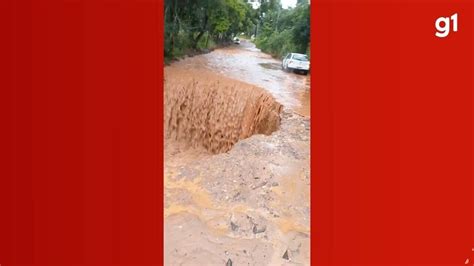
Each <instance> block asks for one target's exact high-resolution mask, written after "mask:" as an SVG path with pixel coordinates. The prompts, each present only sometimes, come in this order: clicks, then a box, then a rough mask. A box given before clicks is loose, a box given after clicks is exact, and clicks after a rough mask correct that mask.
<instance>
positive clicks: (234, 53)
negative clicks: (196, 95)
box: [173, 40, 310, 116]
mask: <svg viewBox="0 0 474 266" xmlns="http://www.w3.org/2000/svg"><path fill="white" fill-rule="evenodd" d="M173 66H174V67H178V68H181V69H207V70H210V71H213V72H216V73H220V74H222V75H225V76H226V77H231V78H235V79H237V80H240V81H244V82H247V83H249V84H253V85H256V86H258V87H261V88H264V89H265V90H267V91H269V92H270V93H271V94H272V95H273V96H274V97H275V99H276V100H277V101H278V102H280V103H281V104H283V105H284V106H285V108H288V109H290V110H293V111H294V112H296V113H298V114H301V115H304V116H309V115H310V86H309V85H310V78H309V77H310V76H309V74H308V75H307V76H305V75H298V74H294V73H285V72H283V71H282V70H281V60H277V59H274V58H272V57H271V56H270V55H268V54H265V53H262V52H260V50H259V49H257V48H256V47H255V45H254V44H253V43H251V42H248V41H246V40H242V43H241V44H240V45H232V46H230V47H226V48H223V49H217V50H215V51H213V52H212V53H209V54H205V55H200V56H195V57H192V58H187V59H186V60H182V61H179V62H176V63H173Z"/></svg>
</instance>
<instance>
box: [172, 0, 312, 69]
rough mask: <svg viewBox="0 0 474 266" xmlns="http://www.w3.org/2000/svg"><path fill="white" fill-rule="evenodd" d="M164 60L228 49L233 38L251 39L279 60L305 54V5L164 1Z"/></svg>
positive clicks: (263, 0)
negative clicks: (257, 5)
mask: <svg viewBox="0 0 474 266" xmlns="http://www.w3.org/2000/svg"><path fill="white" fill-rule="evenodd" d="M164 11H165V51H164V52H165V60H166V61H169V60H171V59H175V58H179V57H182V56H184V55H189V54H194V53H200V52H203V51H208V50H212V49H214V48H215V47H218V46H223V45H227V44H229V43H230V42H231V41H232V38H233V37H235V36H241V35H242V36H243V37H244V36H245V37H246V38H250V37H251V36H254V37H255V39H254V40H255V43H256V45H257V47H258V48H260V49H261V50H262V51H263V52H266V53H269V54H271V55H273V56H275V57H281V56H282V55H284V54H285V53H288V52H297V53H307V52H309V49H308V47H309V32H310V31H309V4H308V0H298V4H297V6H296V7H295V8H290V9H283V8H282V7H281V3H280V0H260V7H259V8H257V9H253V8H252V6H251V5H250V4H249V3H247V1H246V0H165V10H164Z"/></svg>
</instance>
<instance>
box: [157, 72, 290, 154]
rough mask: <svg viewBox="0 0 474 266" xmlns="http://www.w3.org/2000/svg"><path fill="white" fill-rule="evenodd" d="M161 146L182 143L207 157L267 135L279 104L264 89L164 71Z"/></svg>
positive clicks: (202, 75)
mask: <svg viewBox="0 0 474 266" xmlns="http://www.w3.org/2000/svg"><path fill="white" fill-rule="evenodd" d="M164 85H165V86H164V96H165V97H164V100H165V102H164V108H165V110H164V111H165V116H164V118H165V121H164V129H165V132H164V133H165V141H166V139H171V140H176V141H184V142H185V143H187V144H189V145H191V146H194V147H197V146H202V147H204V148H205V149H207V150H208V151H209V152H211V153H222V152H227V151H229V150H230V149H231V148H232V146H233V145H234V144H235V143H237V142H238V141H239V140H241V139H245V138H248V137H250V136H252V135H254V134H265V135H270V134H271V133H272V132H274V131H276V130H277V129H278V128H279V126H280V120H281V119H280V113H281V111H282V105H281V104H280V103H278V102H276V101H275V99H274V98H273V97H272V95H271V94H269V93H268V92H267V91H265V90H264V89H261V88H259V87H255V86H253V85H250V84H246V83H243V82H240V81H237V80H233V79H229V78H226V77H223V76H220V75H218V74H216V73H213V72H209V71H208V72H206V71H203V70H189V69H188V70H181V69H174V68H168V69H167V70H166V71H165V84H164Z"/></svg>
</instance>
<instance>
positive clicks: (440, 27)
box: [435, 13, 458, 38]
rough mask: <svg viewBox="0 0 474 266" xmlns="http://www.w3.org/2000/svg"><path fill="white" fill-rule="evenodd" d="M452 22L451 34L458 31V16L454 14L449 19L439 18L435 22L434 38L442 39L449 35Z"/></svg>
mask: <svg viewBox="0 0 474 266" xmlns="http://www.w3.org/2000/svg"><path fill="white" fill-rule="evenodd" d="M451 21H453V32H457V31H458V14H457V13H456V14H454V15H452V16H451V17H439V18H438V19H437V20H436V22H435V27H436V33H435V35H436V37H439V38H444V37H447V36H448V35H449V31H450V29H451V25H450V22H451Z"/></svg>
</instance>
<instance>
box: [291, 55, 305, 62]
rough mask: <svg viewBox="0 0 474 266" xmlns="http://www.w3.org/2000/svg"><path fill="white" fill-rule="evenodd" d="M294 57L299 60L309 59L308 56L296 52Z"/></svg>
mask: <svg viewBox="0 0 474 266" xmlns="http://www.w3.org/2000/svg"><path fill="white" fill-rule="evenodd" d="M293 59H295V60H298V61H308V57H307V56H306V55H302V54H294V55H293Z"/></svg>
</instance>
